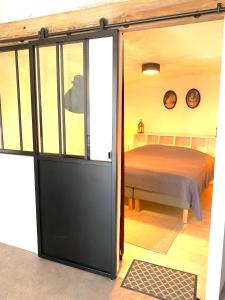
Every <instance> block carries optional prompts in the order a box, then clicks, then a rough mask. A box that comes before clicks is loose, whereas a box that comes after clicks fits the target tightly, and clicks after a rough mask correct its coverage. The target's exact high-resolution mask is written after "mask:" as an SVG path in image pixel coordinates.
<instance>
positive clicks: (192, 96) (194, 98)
mask: <svg viewBox="0 0 225 300" xmlns="http://www.w3.org/2000/svg"><path fill="white" fill-rule="evenodd" d="M200 100H201V95H200V93H199V91H198V90H197V89H191V90H189V91H188V92H187V95H186V103H187V106H188V107H190V108H196V107H197V106H198V105H199V103H200Z"/></svg>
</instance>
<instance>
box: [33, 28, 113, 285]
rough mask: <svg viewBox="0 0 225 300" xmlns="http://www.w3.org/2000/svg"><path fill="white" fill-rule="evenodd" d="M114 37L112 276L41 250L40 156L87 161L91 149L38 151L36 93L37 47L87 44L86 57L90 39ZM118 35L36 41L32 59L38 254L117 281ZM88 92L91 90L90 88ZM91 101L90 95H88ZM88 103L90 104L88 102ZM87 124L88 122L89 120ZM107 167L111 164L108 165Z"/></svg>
mask: <svg viewBox="0 0 225 300" xmlns="http://www.w3.org/2000/svg"><path fill="white" fill-rule="evenodd" d="M110 36H112V37H113V95H112V99H113V105H112V110H113V111H112V115H113V118H112V120H113V124H112V136H113V139H112V141H113V142H112V156H111V159H112V162H110V163H111V164H112V182H111V185H112V208H111V216H109V217H111V220H112V249H111V251H112V261H111V273H105V272H102V271H99V270H96V269H92V268H89V267H87V266H85V265H80V264H76V263H74V262H71V261H67V260H65V259H59V258H57V257H53V256H47V255H45V254H44V253H43V251H42V242H41V240H42V234H41V232H42V231H41V222H40V220H41V213H40V194H39V169H38V157H39V156H45V158H46V159H53V158H55V159H57V160H62V161H66V160H77V159H79V160H80V159H84V160H88V159H89V155H88V152H87V151H88V149H86V155H85V157H82V158H80V157H76V156H74V157H73V158H72V157H71V156H68V155H63V154H59V155H52V154H51V155H50V154H41V153H39V152H38V124H37V91H36V74H35V70H36V69H35V46H50V45H56V44H58V43H72V42H79V41H81V42H82V41H85V44H86V47H85V48H86V52H85V55H86V57H87V51H88V46H87V43H86V41H87V40H88V39H93V38H102V37H110ZM118 36H119V32H118V31H117V30H107V31H105V30H101V31H99V32H93V33H86V34H77V35H74V36H66V37H61V38H52V39H43V40H39V41H33V42H31V43H30V53H31V55H30V58H31V66H33V67H32V68H31V90H32V104H33V105H32V107H33V132H34V135H33V138H34V149H35V151H34V166H35V187H36V209H37V232H38V255H39V257H42V258H47V259H49V260H53V261H56V262H59V263H63V264H66V265H69V266H72V267H76V268H79V269H83V270H87V271H90V272H93V273H97V274H100V275H103V276H106V277H110V278H112V279H114V278H115V277H116V274H117V201H116V200H117V171H116V170H117V155H118V153H117V141H116V140H117V123H118V120H117V110H118V105H119V103H118V57H119V56H118ZM85 67H86V68H87V70H86V84H88V65H86V66H85ZM87 91H88V89H87ZM87 99H88V95H87ZM87 102H88V101H87ZM87 122H89V121H88V120H87ZM87 126H88V125H86V133H85V136H87ZM95 164H99V165H102V164H105V163H104V162H98V161H95ZM106 164H108V163H106Z"/></svg>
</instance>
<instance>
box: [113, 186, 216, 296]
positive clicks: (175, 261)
mask: <svg viewBox="0 0 225 300" xmlns="http://www.w3.org/2000/svg"><path fill="white" fill-rule="evenodd" d="M211 199H212V185H209V187H208V188H207V189H206V190H205V191H204V192H203V193H202V196H201V205H202V214H203V220H202V221H197V220H196V219H195V216H194V214H193V212H192V211H191V212H190V214H189V221H188V224H186V225H184V228H183V230H182V231H181V233H179V234H178V236H177V238H176V239H175V241H174V243H173V245H172V246H171V248H170V250H169V251H168V253H167V254H166V255H163V254H159V253H156V252H152V251H149V250H146V249H143V248H139V247H136V246H134V245H131V244H127V243H125V253H124V258H123V262H122V264H121V268H120V272H119V277H121V278H123V277H124V276H125V274H126V272H127V270H128V268H129V266H130V264H131V262H132V260H133V259H134V258H136V259H140V260H144V261H148V262H151V263H155V264H159V265H162V266H166V267H171V268H174V269H178V270H182V271H186V272H190V273H194V274H197V275H198V287H197V297H198V298H200V299H201V300H203V299H205V290H206V272H207V261H208V245H209V229H210V215H211ZM164 210H165V213H167V214H177V216H178V217H179V216H180V218H182V211H181V210H180V209H174V208H171V207H167V206H165V208H164ZM149 299H150V298H149Z"/></svg>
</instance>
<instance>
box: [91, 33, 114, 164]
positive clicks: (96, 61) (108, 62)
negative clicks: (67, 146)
mask: <svg viewBox="0 0 225 300" xmlns="http://www.w3.org/2000/svg"><path fill="white" fill-rule="evenodd" d="M112 68H113V39H112V37H107V38H100V39H93V40H90V42H89V101H90V151H91V152H90V156H91V159H93V160H104V161H107V160H109V158H108V153H109V152H111V150H112V82H113V80H112V74H113V69H112Z"/></svg>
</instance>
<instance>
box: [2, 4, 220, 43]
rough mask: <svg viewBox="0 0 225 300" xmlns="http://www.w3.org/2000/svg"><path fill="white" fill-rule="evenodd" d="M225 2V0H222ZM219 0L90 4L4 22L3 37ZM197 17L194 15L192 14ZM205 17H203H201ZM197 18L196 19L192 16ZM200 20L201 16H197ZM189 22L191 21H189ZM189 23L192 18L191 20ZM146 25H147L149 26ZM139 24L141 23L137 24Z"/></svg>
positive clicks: (172, 10)
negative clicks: (79, 7) (89, 5)
mask: <svg viewBox="0 0 225 300" xmlns="http://www.w3.org/2000/svg"><path fill="white" fill-rule="evenodd" d="M219 2H221V3H222V4H223V5H225V0H223V1H219ZM217 3H218V1H216V0H167V1H161V0H128V1H125V2H124V1H123V2H116V3H115V2H114V3H108V4H103V5H98V6H95V7H87V8H85V9H79V10H75V11H70V12H66V13H59V14H54V15H50V16H44V17H38V18H33V19H26V20H20V21H15V22H8V23H1V24H0V40H4V39H10V38H17V37H25V36H32V35H37V33H38V31H39V30H40V29H41V28H42V27H45V28H47V29H48V31H49V32H51V33H53V32H60V31H65V30H72V29H77V28H84V27H89V26H97V25H99V20H100V18H102V17H104V18H106V19H107V20H108V22H109V23H117V22H124V21H131V20H138V19H144V18H151V17H156V16H162V15H170V14H176V13H183V12H189V11H195V10H202V9H210V8H215V7H216V5H217ZM222 17H223V16H221V15H219V14H218V15H211V16H204V17H203V20H209V19H214V20H215V19H221V18H222ZM192 19H194V18H192ZM200 19H201V18H200ZM192 21H193V22H194V21H195V22H196V20H192ZM197 21H198V20H197ZM182 22H183V23H184V21H182V20H173V21H172V22H171V20H170V21H163V23H162V24H163V26H166V25H167V23H168V24H169V25H171V24H173V25H176V24H181V23H182ZM186 22H187V21H186ZM188 22H189V23H190V22H191V20H190V21H188ZM146 26H147V28H151V27H160V25H159V26H157V24H151V25H149V26H148V25H146ZM146 26H145V27H146ZM137 28H138V27H137Z"/></svg>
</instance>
